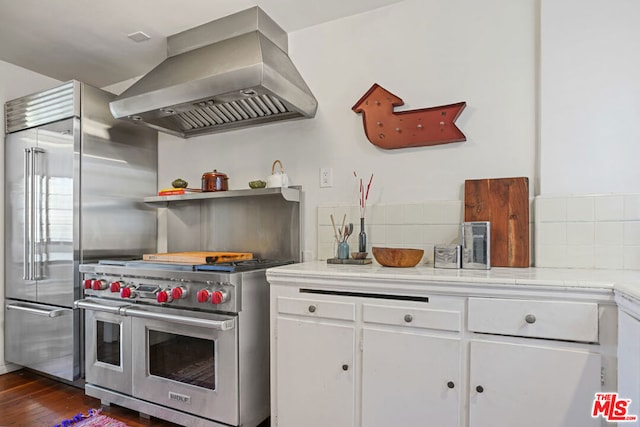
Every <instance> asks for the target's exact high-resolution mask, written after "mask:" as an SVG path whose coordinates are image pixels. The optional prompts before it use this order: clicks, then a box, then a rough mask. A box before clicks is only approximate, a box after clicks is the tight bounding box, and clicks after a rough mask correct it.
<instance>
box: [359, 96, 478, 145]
mask: <svg viewBox="0 0 640 427" xmlns="http://www.w3.org/2000/svg"><path fill="white" fill-rule="evenodd" d="M400 105H404V102H403V101H402V99H400V98H398V97H397V96H395V95H394V94H392V93H391V92H388V91H387V90H386V89H384V88H383V87H382V86H380V85H378V84H377V83H375V84H374V85H373V86H371V89H369V90H368V91H367V93H365V94H364V96H363V97H362V98H360V99H359V100H358V102H356V105H354V106H353V108H351V109H352V110H353V111H355V112H356V113H362V121H363V123H364V133H365V134H366V135H367V139H368V140H369V141H370V142H371V143H372V144H373V145H377V146H378V147H380V148H384V149H387V150H390V149H393V148H406V147H422V146H425V145H438V144H448V143H450V142H461V141H466V140H467V138H466V137H465V136H464V134H463V133H462V132H461V131H460V129H458V127H457V126H456V125H455V124H454V122H455V121H456V119H457V118H458V116H459V115H460V113H461V112H462V110H464V107H466V106H467V103H466V102H458V103H457V104H450V105H442V106H440V107H430V108H422V109H420V110H409V111H399V112H397V113H396V112H394V111H393V109H394V107H395V106H400Z"/></svg>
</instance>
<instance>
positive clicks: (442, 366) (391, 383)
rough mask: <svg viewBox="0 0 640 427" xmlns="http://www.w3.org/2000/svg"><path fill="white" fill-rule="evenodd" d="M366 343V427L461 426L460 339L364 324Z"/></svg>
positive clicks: (363, 371) (364, 355)
mask: <svg viewBox="0 0 640 427" xmlns="http://www.w3.org/2000/svg"><path fill="white" fill-rule="evenodd" d="M362 345H363V352H362V358H363V362H362V425H363V426H364V427H389V426H425V427H426V426H447V427H454V426H458V425H459V419H460V392H461V382H460V357H461V356H460V339H459V338H446V337H441V336H433V335H428V334H425V333H424V331H419V330H412V331H410V330H406V331H398V330H393V331H392V330H384V329H377V328H373V327H367V326H365V328H364V330H363V344H362Z"/></svg>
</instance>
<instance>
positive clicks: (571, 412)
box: [468, 298, 602, 427]
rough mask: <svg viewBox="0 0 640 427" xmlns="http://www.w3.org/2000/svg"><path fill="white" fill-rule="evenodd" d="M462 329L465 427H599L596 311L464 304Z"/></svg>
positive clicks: (490, 301)
mask: <svg viewBox="0 0 640 427" xmlns="http://www.w3.org/2000/svg"><path fill="white" fill-rule="evenodd" d="M468 328H469V330H470V331H472V332H476V334H474V338H473V339H472V340H471V341H470V352H469V361H470V368H469V387H470V393H471V394H470V397H469V427H486V426H492V427H494V426H495V427H501V426H505V427H507V426H514V425H517V426H521V427H538V426H545V427H565V426H568V425H576V426H584V427H588V426H600V425H601V424H602V420H601V419H597V418H592V417H591V408H592V404H593V400H594V397H595V393H597V392H600V391H601V372H602V371H601V370H602V359H601V355H600V354H599V353H598V352H597V351H594V350H593V349H594V347H595V346H594V345H593V344H590V343H592V342H594V341H597V340H598V305H597V304H595V303H579V302H565V301H536V300H516V299H496V298H470V299H469V320H468ZM532 338H544V339H532ZM548 338H555V339H554V340H551V339H548ZM560 339H562V341H560ZM567 341H571V342H567ZM579 342H584V344H579Z"/></svg>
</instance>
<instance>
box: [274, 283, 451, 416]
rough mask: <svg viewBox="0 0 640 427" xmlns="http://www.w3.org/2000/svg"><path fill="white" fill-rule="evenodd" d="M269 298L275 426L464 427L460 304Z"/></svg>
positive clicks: (357, 297) (352, 297)
mask: <svg viewBox="0 0 640 427" xmlns="http://www.w3.org/2000/svg"><path fill="white" fill-rule="evenodd" d="M271 290H272V297H271V301H272V308H273V310H274V311H273V312H272V322H273V323H272V346H273V347H272V348H273V349H274V351H273V352H272V392H273V395H272V416H271V419H272V425H273V426H279V427H316V426H317V427H326V426H332V427H343V426H344V427H346V426H366V427H389V426H393V425H412V426H425V427H427V426H430V425H441V426H447V427H448V426H451V427H457V426H459V425H460V413H461V400H460V395H461V393H463V389H462V385H461V378H462V373H461V366H462V359H461V354H462V351H461V344H460V342H461V341H460V336H459V331H460V328H461V323H462V320H461V311H462V308H463V307H464V300H463V299H458V300H454V299H451V300H448V299H446V298H436V299H435V300H434V299H431V300H429V298H416V301H404V300H403V301H396V300H393V299H391V297H390V299H389V300H387V299H384V298H378V297H380V296H382V295H376V297H375V299H372V294H366V295H364V294H363V295H358V294H350V295H326V294H325V295H313V296H312V297H309V298H302V297H298V296H295V295H291V293H290V292H287V291H289V290H286V289H285V290H283V293H280V292H279V288H278V287H277V286H272V288H271ZM290 295H291V296H290ZM409 299H411V298H410V297H409Z"/></svg>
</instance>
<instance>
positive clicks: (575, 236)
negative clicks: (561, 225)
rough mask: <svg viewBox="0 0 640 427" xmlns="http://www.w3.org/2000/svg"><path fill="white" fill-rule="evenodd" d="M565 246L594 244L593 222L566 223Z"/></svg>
mask: <svg viewBox="0 0 640 427" xmlns="http://www.w3.org/2000/svg"><path fill="white" fill-rule="evenodd" d="M566 224H567V245H591V246H593V244H594V243H595V226H594V223H593V222H567V223H566Z"/></svg>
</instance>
